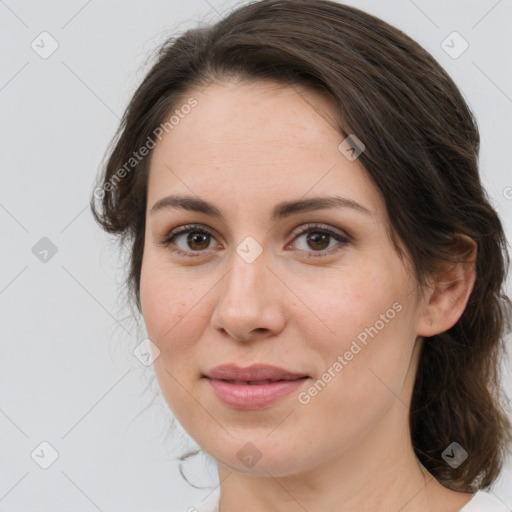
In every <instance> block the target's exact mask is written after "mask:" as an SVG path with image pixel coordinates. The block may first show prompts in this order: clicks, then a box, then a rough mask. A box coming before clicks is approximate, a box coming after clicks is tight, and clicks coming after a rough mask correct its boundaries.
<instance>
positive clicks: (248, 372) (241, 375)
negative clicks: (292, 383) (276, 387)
mask: <svg viewBox="0 0 512 512" xmlns="http://www.w3.org/2000/svg"><path fill="white" fill-rule="evenodd" d="M205 376H206V377H208V378H210V379H218V380H236V381H253V380H254V381H260V380H296V379H300V378H302V377H307V375H306V374H305V373H297V372H291V371H288V370H286V369H284V368H279V367H277V366H271V365H266V364H253V365H251V366H247V367H245V368H242V367H240V366H237V365H235V364H221V365H219V366H215V368H212V369H211V370H210V371H208V372H207V373H206V374H205Z"/></svg>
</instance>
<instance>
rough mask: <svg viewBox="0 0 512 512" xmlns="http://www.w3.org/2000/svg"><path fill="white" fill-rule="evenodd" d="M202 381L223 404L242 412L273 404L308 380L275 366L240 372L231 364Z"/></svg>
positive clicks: (214, 369)
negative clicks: (204, 381) (209, 386)
mask: <svg viewBox="0 0 512 512" xmlns="http://www.w3.org/2000/svg"><path fill="white" fill-rule="evenodd" d="M203 377H204V378H206V379H207V380H208V382H209V384H210V385H211V388H212V390H213V392H214V395H215V396H216V397H217V399H219V400H220V401H221V402H222V403H223V404H225V405H228V406H229V407H232V408H235V409H243V410H255V409H261V408H265V407H269V406H271V405H273V404H276V403H277V402H279V401H280V400H282V399H284V398H285V397H286V396H288V395H290V394H291V393H293V392H294V391H295V390H297V388H299V387H300V386H302V385H303V384H304V382H306V381H307V380H309V379H310V377H309V375H304V374H301V373H297V372H291V371H289V370H286V369H283V368H278V367H275V366H269V365H252V366H250V367H248V368H240V367H238V366H236V365H232V364H231V365H221V366H217V367H215V368H213V369H212V370H211V371H209V372H208V373H207V374H205V375H203Z"/></svg>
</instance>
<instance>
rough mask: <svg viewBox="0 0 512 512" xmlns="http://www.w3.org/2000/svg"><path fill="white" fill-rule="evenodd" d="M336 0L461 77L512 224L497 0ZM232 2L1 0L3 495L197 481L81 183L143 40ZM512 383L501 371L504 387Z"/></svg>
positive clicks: (150, 44) (125, 506)
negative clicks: (42, 247) (185, 465)
mask: <svg viewBox="0 0 512 512" xmlns="http://www.w3.org/2000/svg"><path fill="white" fill-rule="evenodd" d="M348 3H350V4H352V5H354V6H356V7H359V8H362V9H364V10H367V11H369V12H371V13H373V14H376V15H378V16H380V17H381V18H383V19H385V20H386V21H388V22H390V23H392V24H393V25H395V26H397V27H399V28H401V29H402V30H404V31H405V32H406V33H408V34H409V35H410V36H412V37H413V38H414V39H416V40H417V41H418V42H420V43H421V44H422V45H423V46H424V47H426V48H427V50H429V51H430V52H431V53H432V54H433V55H434V56H435V57H436V58H437V59H438V61H439V62H440V63H441V64H442V65H443V66H444V67H445V68H446V69H447V71H448V72H449V73H450V74H451V76H452V77H453V78H454V80H455V81H456V83H457V84H458V85H459V86H460V87H461V88H462V90H463V92H464V94H465V97H466V98H467V99H468V101H469V103H470V105H471V107H472V108H473V110H474V112H475V114H476V117H477V119H478V121H479V125H480V129H481V135H482V152H481V164H482V168H481V173H482V179H483V182H484V185H485V186H486V188H487V190H488V192H489V195H490V197H491V199H492V202H493V204H494V205H495V207H496V208H497V210H498V212H499V213H500V215H501V216H502V219H503V221H504V222H505V225H506V229H507V233H508V237H509V239H511V229H512V188H509V187H512V175H511V172H510V145H511V143H510V135H511V134H512V130H511V128H512V99H511V98H512V73H511V65H510V53H509V52H510V48H512V31H511V30H510V26H511V24H512V1H510V0H501V1H496V0H478V1H477V0H472V1H468V0H457V1H454V0H452V1H447V0H435V1H433V0H429V1H427V0H415V1H414V2H413V1H412V0H394V1H387V2H383V1H379V0H353V1H351V2H348ZM234 5H237V4H235V2H232V1H231V2H220V1H217V0H209V1H207V0H190V1H187V2H179V1H178V0H165V1H156V0H153V1H151V2H135V1H100V0H92V1H84V0H73V1H66V2H65V1H63V0H60V1H57V0H52V1H46V2H39V1H34V0H32V1H20V0H18V1H16V0H5V1H2V0H0V38H1V45H2V49H3V50H2V63H1V71H0V73H1V74H0V108H1V113H2V115H1V122H0V140H1V151H2V153H1V166H0V173H1V174H0V175H1V185H0V226H1V243H0V322H1V328H0V333H1V336H2V338H1V343H0V375H1V381H0V509H1V510H3V511H4V512H5V511H8V512H21V511H31V512H39V511H45V512H46V511H48V512H49V511H51V512H60V511H66V512H67V511H69V510H73V511H74V512H81V511H83V512H93V511H95V510H101V511H121V510H122V511H124V512H132V511H147V512H149V511H151V512H153V511H162V512H163V511H166V512H171V511H173V510H174V511H177V510H186V509H187V508H188V507H190V506H192V505H197V504H199V503H200V501H201V500H202V499H203V498H204V496H205V495H206V494H208V493H209V492H210V491H209V490H196V489H193V488H192V487H190V486H189V485H188V484H186V483H185V481H184V480H183V479H182V478H181V476H180V475H179V473H178V469H177V463H176V462H175V461H173V460H172V457H174V456H176V455H177V454H179V453H180V450H181V451H182V449H183V448H185V446H186V442H185V441H186V437H184V436H183V435H176V434H175V433H171V434H170V435H168V436H166V435H165V433H166V432H167V431H168V430H169V429H168V425H169V422H170V420H171V416H170V413H169V412H168V409H167V406H166V404H165V402H164V401H163V399H161V397H159V395H158V394H156V393H157V391H158V389H157V387H155V383H154V381H152V380H151V375H152V368H151V367H149V368H146V367H144V366H143V365H142V364H141V363H140V362H139V361H138V360H137V359H136V358H135V357H134V356H133V355H132V350H133V349H134V347H135V346H136V345H137V344H138V343H140V341H141V340H142V339H143V338H144V330H143V328H142V327H139V328H137V325H136V323H135V322H134V321H133V319H132V318H131V313H130V311H129V309H127V308H126V307H124V305H123V295H122V278H123V260H122V258H120V257H119V256H118V253H117V251H116V246H115V243H114V242H113V241H112V239H109V238H108V237H107V235H105V234H103V233H102V232H101V231H100V229H99V228H98V227H97V226H96V224H95V223H94V221H93V220H92V216H91V214H90V212H89V209H88V200H89V195H90V193H91V192H92V188H93V179H94V177H95V175H96V173H97V170H98V167H99V165H100V162H101V159H102V157H103V155H104V151H105V149H106V146H107V144H108V142H109V141H110V139H111V137H112V135H113V134H114V131H115V129H116V128H117V125H118V121H119V118H120V116H121V114H122V112H123V110H124V108H125V107H126V105H127V102H128V101H129V98H130V96H131V94H132V93H133V92H134V90H135V88H136V86H137V84H138V83H139V82H140V80H141V79H142V78H143V76H144V73H145V71H147V69H148V68H147V65H148V56H149V54H150V52H151V51H152V50H153V49H154V48H155V47H156V46H157V45H158V44H159V43H161V42H163V41H164V39H165V38H166V37H168V36H170V35H171V34H174V33H176V31H183V30H185V29H186V28H189V27H191V26H193V25H195V24H196V22H197V21H205V22H209V21H216V20H217V19H218V18H219V15H220V14H224V13H226V12H227V11H229V10H230V8H231V7H233V6H234ZM43 31H47V32H49V33H50V34H51V36H52V38H54V39H55V40H56V41H57V42H58V45H59V46H58V49H57V50H56V51H55V52H54V53H53V54H52V55H51V56H50V57H48V58H47V59H43V58H41V57H40V56H39V55H38V54H37V53H36V52H35V51H34V50H33V49H32V48H31V43H32V41H33V40H36V43H37V41H38V39H37V38H38V36H39V34H40V33H41V32H43ZM453 31H457V32H459V33H460V34H461V35H462V37H463V38H464V39H465V40H467V42H468V43H469V48H468V49H467V51H466V52H464V53H463V54H462V55H461V56H460V57H458V58H456V59H454V58H452V57H451V56H449V55H448V54H447V53H446V52H445V51H444V50H443V48H442V47H441V43H442V41H443V40H445V39H446V37H447V36H448V35H449V34H451V33H452V32H453ZM448 41H450V40H448ZM39 44H40V45H41V43H39ZM449 44H450V45H452V44H451V43H449ZM459 44H460V43H459V42H455V43H454V44H453V45H452V46H455V49H457V48H460V46H457V45H459ZM45 48H46V49H48V48H49V42H48V40H47V41H46V46H45ZM433 108H434V106H433ZM42 237H48V238H49V239H50V240H51V241H52V242H53V244H55V246H56V247H57V249H58V252H57V253H56V254H55V256H53V257H52V258H49V257H48V261H47V262H42V261H40V260H39V259H38V258H37V257H36V256H35V255H34V254H33V253H32V247H33V246H34V245H35V244H36V243H37V242H38V241H39V240H40V239H41V238H42ZM509 290H510V288H509ZM148 383H149V385H148ZM510 384H511V379H510V375H509V376H508V377H507V381H506V387H507V389H508V391H510V390H511V385H510ZM146 387H147V389H146ZM155 394H156V399H154V396H155ZM147 406H148V407H147ZM146 407H147V408H146ZM145 408H146V409H145ZM43 441H47V442H48V443H50V445H51V446H52V447H53V448H54V449H55V450H56V451H57V452H58V454H59V457H58V458H57V460H56V461H55V462H54V463H53V464H52V465H51V466H50V467H49V468H48V469H42V468H41V467H39V465H38V464H36V462H35V461H34V460H33V459H32V457H31V453H32V452H33V451H34V450H35V449H36V448H38V446H39V445H40V443H41V442H43ZM189 446H194V445H193V443H192V442H189ZM37 453H39V456H40V458H39V460H43V459H44V457H48V456H49V455H48V454H49V452H48V450H47V449H46V451H45V449H44V447H43V451H42V452H41V448H39V451H37V450H36V454H37ZM43 454H44V455H43ZM35 458H36V459H37V456H35ZM204 462H205V459H201V460H199V462H198V463H196V466H195V467H196V469H195V470H194V468H191V469H190V470H189V473H191V472H192V473H193V472H194V471H195V472H197V478H196V479H195V481H199V482H203V483H204V482H207V483H208V482H209V483H212V484H213V485H216V474H215V472H214V471H213V470H212V471H211V475H210V477H208V475H206V476H205V477H204V478H203V477H201V478H199V469H197V468H198V467H200V466H201V465H204ZM511 483H512V470H511V466H510V465H508V466H507V469H506V471H505V472H504V473H503V475H502V479H501V481H500V482H499V484H498V485H497V486H496V488H495V492H496V494H497V495H498V496H499V497H500V498H501V499H502V500H503V501H504V502H506V503H507V505H508V506H509V507H511V508H512V485H511Z"/></svg>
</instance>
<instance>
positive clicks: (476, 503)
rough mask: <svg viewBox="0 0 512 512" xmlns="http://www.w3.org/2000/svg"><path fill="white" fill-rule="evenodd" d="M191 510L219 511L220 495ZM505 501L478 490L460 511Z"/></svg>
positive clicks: (490, 511) (485, 509)
mask: <svg viewBox="0 0 512 512" xmlns="http://www.w3.org/2000/svg"><path fill="white" fill-rule="evenodd" d="M189 510H190V511H191V512H195V511H196V510H197V512H219V496H218V495H213V496H209V497H208V499H206V500H205V501H204V502H203V503H202V504H200V505H198V506H197V507H196V508H195V509H194V508H190V509H189ZM510 510H511V509H510V508H508V507H507V506H506V505H505V504H504V503H503V502H501V501H500V500H499V499H498V498H496V497H495V496H493V495H492V494H489V493H488V492H485V491H478V492H477V493H475V494H474V496H473V498H472V499H471V501H469V502H468V503H467V504H466V505H465V506H464V507H463V508H461V509H460V511H459V512H510Z"/></svg>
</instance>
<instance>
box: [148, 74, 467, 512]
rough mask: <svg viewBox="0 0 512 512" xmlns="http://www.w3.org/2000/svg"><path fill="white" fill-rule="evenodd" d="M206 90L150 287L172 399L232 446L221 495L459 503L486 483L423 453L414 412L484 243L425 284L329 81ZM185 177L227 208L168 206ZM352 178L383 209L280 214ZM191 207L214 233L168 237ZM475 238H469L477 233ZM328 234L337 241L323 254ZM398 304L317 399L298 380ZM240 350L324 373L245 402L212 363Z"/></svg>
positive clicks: (371, 504) (184, 148)
mask: <svg viewBox="0 0 512 512" xmlns="http://www.w3.org/2000/svg"><path fill="white" fill-rule="evenodd" d="M190 96H193V97H194V98H195V99H196V100H197V103H198V104H197V106H196V107H195V108H194V109H193V111H192V112H191V113H190V114H189V115H188V116H186V117H185V118H184V119H182V120H181V121H180V123H179V125H177V126H175V127H174V129H173V130H172V131H170V132H169V133H168V134H166V135H165V136H164V138H163V139H162V140H161V141H160V142H159V143H158V144H157V146H156V148H155V149H154V151H153V153H152V156H151V165H150V172H149V182H148V203H147V204H148V209H147V215H146V238H145V247H144V255H143V264H142V274H141V282H140V284H141V304H142V310H143V315H144V319H145V323H146V327H147V330H148V335H149V337H150V339H151V340H152V341H153V342H154V344H155V345H156V346H157V347H158V348H159V350H160V351H161V353H160V356H159V357H158V358H157V359H156V360H155V363H154V367H155V372H156V375H157V378H158V381H159V384H160V386H161V389H162V392H163V394H164V396H165V399H166V400H167V402H168V404H169V406H170V408H171V409H172V411H173V412H174V414H175V415H176V417H177V419H178V420H179V421H180V423H181V424H182V425H183V427H184V428H185V429H186V430H187V431H188V432H189V434H190V435H191V436H192V437H193V438H194V440H195V441H196V442H197V443H198V444H199V445H200V446H201V447H202V448H203V449H204V450H205V451H206V452H208V453H209V454H210V455H211V456H212V457H213V458H214V459H215V460H216V461H217V462H218V467H219V478H220V481H221V484H220V489H221V502H220V510H221V512H234V511H235V510H239V509H240V503H243V504H244V506H243V508H244V510H245V511H247V512H256V511H258V512H261V511H263V510H264V511H280V512H292V511H293V512H295V511H303V510H308V511H309V512H315V511H318V512H320V511H322V512H324V511H334V510H336V511H337V512H347V511H352V512H355V511H358V512H360V511H363V510H364V511H366V510H368V511H369V510H371V511H372V512H379V511H387V512H389V511H394V510H396V511H397V512H398V511H399V510H400V511H401V512H408V511H415V512H423V511H436V512H440V511H442V512H455V511H457V510H459V509H460V508H461V507H462V506H463V505H464V504H465V503H467V502H468V501H469V500H470V498H471V497H472V495H471V494H467V493H459V492H454V491H451V490H448V489H446V488H445V487H443V486H442V485H441V484H440V483H439V482H437V481H436V480H435V479H434V478H433V477H432V475H430V474H429V473H428V472H427V471H426V469H425V468H424V467H423V466H421V464H420V463H419V461H418V460H417V459H416V457H415V455H414V452H413V449H412V445H411V441H410V434H409V426H408V413H409V404H410V398H411V393H412V387H413V383H414V375H415V373H416V368H417V362H418V356H419V349H420V347H421V344H422V343H423V342H425V343H428V342H429V340H428V339H427V340H423V337H428V336H432V335H433V334H436V333H439V332H442V331H444V330H447V329H449V328H450V327H451V326H452V325H454V324H455V323H456V321H457V320H458V318H459V317H460V315H461V314H462V312H463V310H464V308H465V305H466V303H467V299H468V297H469V294H470V292H471V289H472V286H473V282H474V258H473V260H472V263H467V264H466V265H464V266H463V265H462V264H461V265H452V266H451V267H447V268H446V270H445V271H443V272H442V273H440V274H439V275H438V276H437V278H438V279H437V280H436V281H437V284H435V283H432V285H431V286H429V287H427V288H425V289H424V290H423V291H424V293H423V294H422V293H421V291H422V290H421V289H420V288H419V287H418V285H417V282H416V279H415V277H414V275H413V273H412V270H411V265H410V262H408V261H407V260H406V261H404V262H403V261H402V260H400V258H399V256H398V255H397V253H396V252H395V250H394V248H393V247H392V245H391V241H390V239H389V238H388V235H387V232H386V226H387V223H388V216H387V212H386V208H385V205H384V200H383V198H382V196H381V195H380V193H379V191H378V189H377V188H376V187H375V185H373V183H372V182H371V181H370V180H369V178H368V176H367V175H366V172H365V170H364V168H363V167H362V165H361V164H360V162H359V160H357V159H356V160H354V161H350V160H349V159H347V158H346V157H345V155H343V154H342V153H341V152H340V151H339V150H338V145H339V144H340V142H341V141H342V140H343V137H342V136H341V135H340V134H339V132H338V131H337V130H336V129H335V127H334V126H335V124H334V119H333V117H331V116H332V112H334V108H333V105H332V103H331V100H330V98H328V97H327V96H324V95H321V94H320V93H318V92H312V91H310V90H308V89H305V88H301V87H290V86H284V85H280V84H276V83H273V82H264V81H261V82H251V83H247V82H237V81H226V82H220V83H214V84H212V85H210V86H208V87H207V88H205V89H202V90H196V91H193V93H192V92H191V93H190V94H189V95H188V96H187V97H184V102H185V101H186V99H187V98H188V97H190ZM361 138H362V137H361ZM170 194H179V195H193V196H195V197H196V196H197V197H200V198H202V199H205V200H207V201H210V202H213V203H214V204H215V205H216V206H217V207H218V208H219V209H220V210H221V211H222V212H223V214H224V216H225V220H221V219H218V218H215V217H212V216H210V215H206V214H205V213H199V212H194V211H186V210H183V209H176V208H162V209H160V210H158V211H156V212H154V213H151V208H152V206H153V205H154V204H155V203H156V202H157V201H159V200H160V199H162V198H164V197H166V196H168V195H170ZM334 194H337V195H339V196H343V197H346V198H349V199H351V200H354V201H357V202H358V203H360V204H362V205H363V206H364V207H366V208H367V209H369V210H370V211H371V212H372V213H371V214H364V213H362V212H359V211H356V210H353V209H350V208H336V209H323V210H317V211H310V212H307V213H304V212H303V213H297V214H294V215H291V216H290V217H288V218H284V219H280V220H277V221H272V220H271V219H270V213H271V210H272V208H273V207H274V205H276V204H277V203H279V202H281V201H291V200H298V199H303V198H309V197H313V196H331V195H334ZM191 223H194V224H200V225H201V227H202V228H204V229H206V230H208V231H209V232H210V233H211V236H206V238H205V239H201V237H199V242H197V241H196V242H195V244H194V240H197V239H194V240H193V241H192V245H190V242H189V244H187V233H185V234H184V235H183V234H182V235H180V236H178V238H177V239H175V240H174V244H171V245H170V246H168V247H165V246H164V245H163V244H162V243H161V242H162V240H163V239H164V238H165V237H166V236H167V235H168V234H169V233H170V232H171V231H172V230H174V229H175V228H177V227H179V226H184V225H187V224H191ZM310 223H318V224H322V226H323V227H324V228H327V229H330V230H332V231H335V232H337V233H340V234H342V235H343V234H344V233H346V234H349V235H350V237H351V239H350V241H349V242H348V243H344V244H340V243H339V242H338V241H337V240H335V239H334V238H333V237H330V238H327V241H326V242H325V243H324V245H321V244H318V242H317V245H315V244H314V243H311V242H309V243H308V239H307V232H306V233H305V234H298V231H299V230H302V229H303V228H307V227H308V224H310ZM315 232H316V233H318V229H312V230H311V231H310V233H311V234H314V233H315ZM196 236H197V235H196ZM248 236H250V237H252V238H253V239H255V240H256V241H257V243H258V244H259V245H260V246H261V248H262V249H263V252H262V254H261V255H260V256H259V257H258V258H256V260H255V261H254V262H252V263H248V262H247V261H245V260H244V259H243V258H242V257H240V256H239V254H238V253H237V252H236V248H237V246H238V245H239V244H240V243H241V242H242V241H243V240H244V239H245V238H246V237H248ZM461 240H462V242H461V248H462V245H464V246H465V248H466V247H467V245H468V244H469V245H473V246H474V247H476V244H474V242H472V241H471V240H470V239H467V238H461ZM201 244H203V245H201ZM198 246H199V248H198ZM172 247H175V248H176V247H177V248H179V249H181V250H184V251H188V252H187V253H188V254H192V256H190V257H187V256H183V255H178V254H176V253H173V252H172V250H171V249H172ZM251 250H252V249H251ZM322 250H325V251H327V252H328V251H331V252H330V254H327V255H323V256H315V253H316V254H318V253H319V252H320V253H321V252H322ZM475 253H476V251H474V252H473V255H475ZM198 254H199V256H198ZM308 256H310V257H308ZM396 303H398V304H399V305H400V306H401V310H400V312H397V313H396V315H395V316H394V318H393V319H391V320H388V322H386V323H385V326H384V327H383V328H382V329H380V330H379V331H378V334H377V335H375V336H374V337H373V338H369V341H368V343H367V345H366V346H363V347H362V350H360V351H359V352H358V353H357V354H356V355H354V357H353V358H352V359H351V360H350V361H348V362H347V364H346V365H344V367H343V370H342V371H340V372H337V373H336V372H335V377H333V378H332V379H331V381H330V382H329V383H328V384H327V385H326V386H325V387H324V388H323V389H322V390H321V391H320V392H319V393H318V394H317V395H316V396H314V397H312V398H311V400H310V401H309V403H307V404H303V403H301V402H300V401H299V400H298V393H299V392H304V391H307V390H308V389H309V388H310V387H311V385H312V384H314V383H315V382H316V381H317V380H318V379H320V378H321V377H322V375H323V374H324V373H325V372H326V370H327V369H328V368H329V367H332V366H333V363H335V361H336V360H337V357H338V356H339V355H340V354H341V355H343V354H344V353H345V352H346V351H347V350H349V348H350V346H351V343H352V341H353V340H355V339H356V338H357V336H358V334H360V333H361V332H362V331H364V330H365V328H368V327H370V326H374V325H375V324H376V321H377V320H379V319H380V318H382V317H381V316H380V315H382V314H385V313H386V311H388V310H389V309H390V308H391V309H392V306H393V304H396ZM230 362H233V363H236V364H238V365H239V366H247V365H249V364H251V363H254V362H260V363H267V364H272V365H275V366H280V367H283V368H286V369H288V370H290V371H295V372H300V373H305V374H307V375H309V376H310V379H309V381H307V382H305V383H303V384H302V385H301V387H300V388H299V390H298V391H297V392H294V393H292V394H291V395H289V396H288V397H286V398H284V399H283V400H281V401H279V402H278V403H277V404H274V405H271V406H268V407H265V408H263V409H260V410H257V411H241V410H236V409H233V408H231V407H229V406H227V405H225V404H224V403H223V402H221V401H220V400H219V399H218V398H217V397H216V396H215V395H214V393H213V391H212V389H211V386H210V384H209V382H208V381H207V380H205V379H204V378H202V375H203V374H204V372H206V371H207V370H209V369H211V368H213V367H214V366H216V365H219V364H223V363H230ZM303 396H304V395H303ZM248 442H250V443H252V444H253V445H254V447H256V449H257V451H258V452H259V454H260V455H261V458H260V460H259V461H258V462H257V463H256V464H254V465H253V466H252V467H248V466H246V465H245V464H244V463H243V462H242V460H240V459H239V457H238V456H237V453H238V452H239V451H240V450H241V449H244V448H243V447H244V446H246V443H248ZM245 449H246V450H247V447H245Z"/></svg>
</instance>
